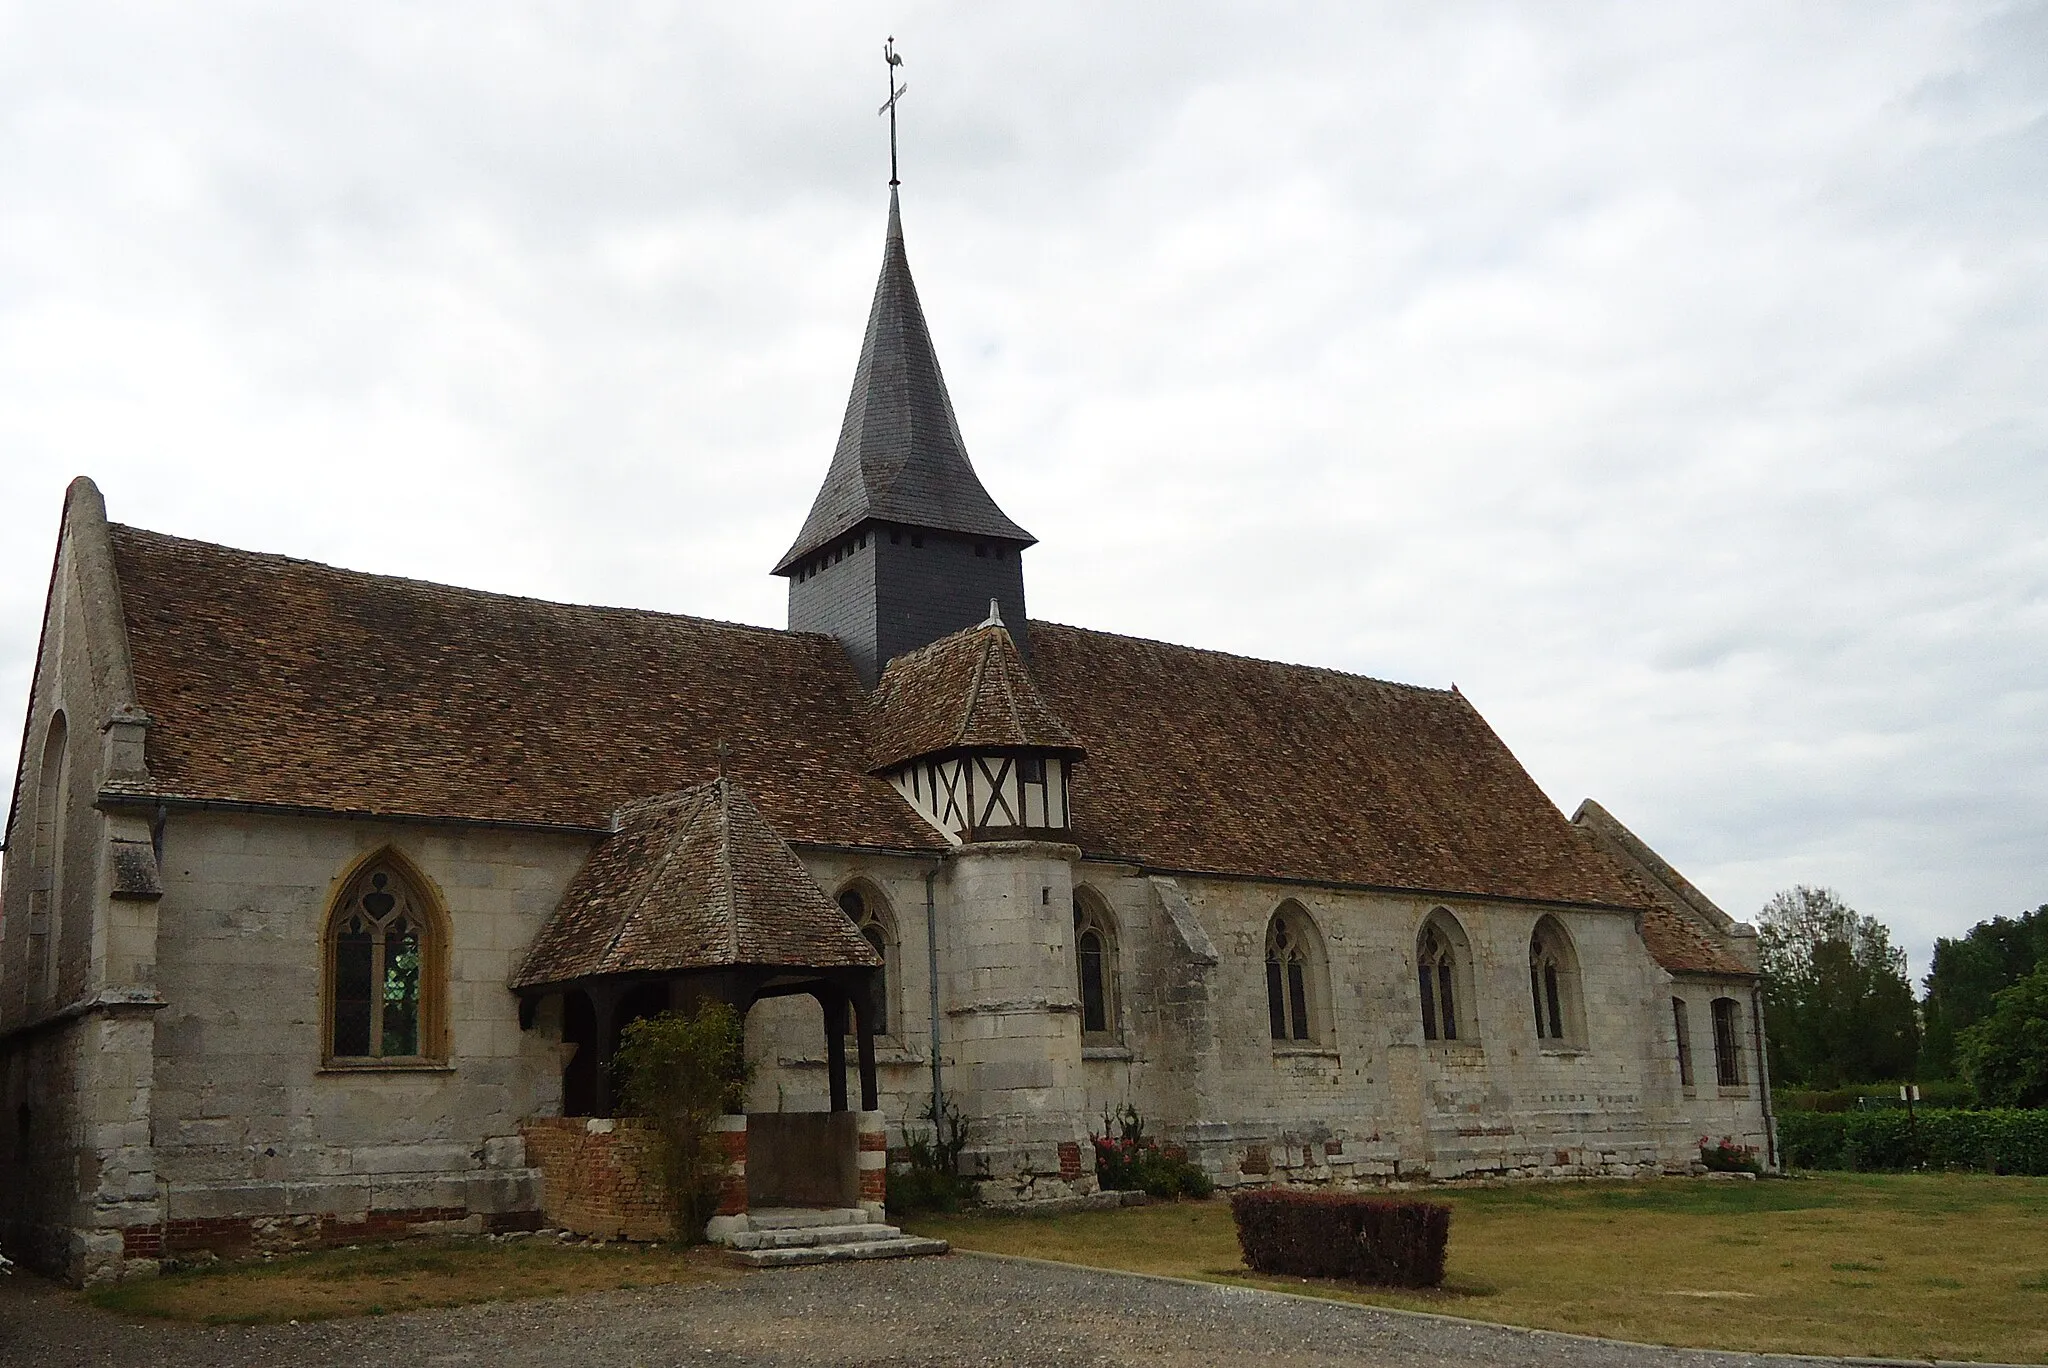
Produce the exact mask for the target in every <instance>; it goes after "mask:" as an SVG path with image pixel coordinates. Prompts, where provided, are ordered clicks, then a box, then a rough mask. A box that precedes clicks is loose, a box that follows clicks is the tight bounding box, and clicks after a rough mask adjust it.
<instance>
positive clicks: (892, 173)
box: [875, 33, 910, 186]
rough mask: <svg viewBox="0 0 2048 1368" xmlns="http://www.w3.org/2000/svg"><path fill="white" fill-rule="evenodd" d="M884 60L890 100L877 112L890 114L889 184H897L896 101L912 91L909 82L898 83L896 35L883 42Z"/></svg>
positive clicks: (899, 63) (899, 61)
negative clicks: (886, 66)
mask: <svg viewBox="0 0 2048 1368" xmlns="http://www.w3.org/2000/svg"><path fill="white" fill-rule="evenodd" d="M882 60H883V61H885V62H887V63H888V64H889V101H888V103H887V104H884V105H883V106H882V107H881V108H880V109H878V110H876V111H875V113H877V114H887V115H888V116H889V184H890V185H892V186H893V185H896V184H898V181H897V179H896V102H897V101H898V100H900V99H902V98H903V97H904V96H905V95H908V94H909V93H910V86H909V85H908V84H904V85H897V84H896V68H897V67H900V66H902V65H903V59H902V58H901V57H898V56H897V55H896V35H894V34H893V33H892V34H890V35H889V41H888V42H886V43H884V44H882Z"/></svg>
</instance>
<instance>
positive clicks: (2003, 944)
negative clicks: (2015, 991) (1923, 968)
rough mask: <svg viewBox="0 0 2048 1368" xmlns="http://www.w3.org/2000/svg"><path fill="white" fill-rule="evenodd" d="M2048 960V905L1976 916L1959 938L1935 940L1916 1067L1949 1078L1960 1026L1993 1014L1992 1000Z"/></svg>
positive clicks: (1954, 1066) (1966, 1026) (1962, 1028)
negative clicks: (2001, 914)
mask: <svg viewBox="0 0 2048 1368" xmlns="http://www.w3.org/2000/svg"><path fill="white" fill-rule="evenodd" d="M2044 963H2048V906H2042V907H2037V908H2035V909H2034V910H2033V911H2032V912H2028V913H2026V914H2025V915H2023V916H2020V917H2017V918H2015V917H1993V918H1991V919H1990V920H1989V921H1980V922H1978V923H1977V924H1976V925H1975V926H1973V927H1971V928H1970V929H1969V930H1968V931H1967V932H1965V933H1964V934H1963V935H1961V936H1959V937H1955V938H1953V939H1951V938H1950V937H1947V936H1943V937H1942V938H1941V939H1940V940H1937V941H1936V942H1935V943H1934V964H1933V967H1932V968H1931V969H1930V970H1929V971H1928V974H1927V1001H1926V1007H1925V1016H1926V1023H1927V1035H1926V1039H1925V1040H1924V1041H1923V1042H1922V1043H1921V1049H1920V1066H1921V1067H1920V1071H1921V1073H1923V1074H1924V1075H1926V1076H1927V1077H1929V1078H1953V1077H1955V1076H1956V1071H1957V1064H1958V1060H1957V1057H1956V1053H1957V1043H1958V1040H1959V1038H1960V1036H1961V1035H1962V1033H1963V1032H1964V1031H1967V1030H1968V1029H1969V1028H1970V1027H1972V1026H1974V1025H1976V1024H1977V1023H1978V1022H1979V1021H1982V1020H1983V1019H1984V1018H1985V1017H1987V1016H1989V1015H1991V999H1992V998H1993V997H1995V996H1997V994H1998V993H1999V992H2000V991H2001V990H2002V989H2006V988H2010V987H2012V985H2014V984H2015V983H2018V982H2019V981H2020V980H2021V979H2023V978H2025V977H2027V975H2029V974H2031V973H2033V972H2034V971H2035V970H2036V969H2038V968H2040V967H2041V966H2042V965H2043V964H2044Z"/></svg>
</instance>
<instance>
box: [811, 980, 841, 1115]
mask: <svg viewBox="0 0 2048 1368" xmlns="http://www.w3.org/2000/svg"><path fill="white" fill-rule="evenodd" d="M815 991H816V996H817V999H818V1005H819V1006H820V1007H823V1008H824V1009H825V1073H826V1076H827V1078H828V1079H829V1081H830V1082H831V1085H832V1110H833V1111H845V1110H846V995H845V994H844V993H842V992H841V991H839V989H837V988H830V987H820V988H818V989H817V990H815Z"/></svg>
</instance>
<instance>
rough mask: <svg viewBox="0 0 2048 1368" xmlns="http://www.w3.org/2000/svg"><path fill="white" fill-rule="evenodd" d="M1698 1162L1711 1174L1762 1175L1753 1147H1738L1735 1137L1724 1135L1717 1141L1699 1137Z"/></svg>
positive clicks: (1762, 1168) (1754, 1147) (1761, 1168)
mask: <svg viewBox="0 0 2048 1368" xmlns="http://www.w3.org/2000/svg"><path fill="white" fill-rule="evenodd" d="M1700 1162H1701V1163H1702V1164H1705V1165H1706V1166H1707V1169H1708V1171H1709V1172H1712V1173H1762V1172H1763V1171H1764V1166H1763V1165H1762V1164H1760V1163H1758V1162H1757V1159H1756V1146H1755V1145H1738V1144H1736V1143H1735V1137H1734V1136H1732V1135H1724V1136H1722V1137H1721V1138H1720V1139H1719V1140H1709V1139H1708V1138H1707V1137H1706V1136H1704V1135H1702V1136H1701V1137H1700Z"/></svg>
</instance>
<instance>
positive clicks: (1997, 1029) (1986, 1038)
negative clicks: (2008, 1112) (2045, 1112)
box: [1956, 964, 2048, 1107]
mask: <svg viewBox="0 0 2048 1368" xmlns="http://www.w3.org/2000/svg"><path fill="white" fill-rule="evenodd" d="M1956 1062H1957V1063H1958V1064H1959V1065H1961V1066H1962V1072H1963V1077H1965V1078H1967V1079H1968V1080H1970V1086H1971V1088H1973V1089H1975V1090H1976V1093H1977V1100H1978V1101H1979V1102H1981V1103H1983V1104H1984V1105H1985V1106H1987V1107H2048V964H2044V965H2042V966H2041V967H2040V968H2038V969H2036V970H2035V971H2034V972H2033V973H2031V974H2029V975H2027V976H2026V977H2025V978H2023V979H2021V980H2020V981H2019V982H2018V983H2015V984H2013V985H2012V986H2010V987H2008V988H2003V989H2001V990H1999V991H1998V992H1997V993H1996V994H1994V995H1993V996H1992V999H1991V1011H1990V1012H1989V1013H1988V1014H1986V1015H1985V1017H1984V1019H1983V1020H1981V1021H1979V1022H1977V1023H1976V1024H1975V1025H1973V1026H1969V1027H1966V1028H1965V1029H1963V1030H1962V1031H1960V1032H1958V1033H1957V1035H1956Z"/></svg>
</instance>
